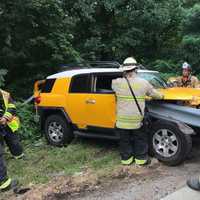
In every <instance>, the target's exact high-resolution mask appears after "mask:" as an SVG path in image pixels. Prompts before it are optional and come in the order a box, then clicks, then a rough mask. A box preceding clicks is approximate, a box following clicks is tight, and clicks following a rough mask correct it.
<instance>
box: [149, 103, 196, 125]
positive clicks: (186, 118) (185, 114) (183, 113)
mask: <svg viewBox="0 0 200 200" xmlns="http://www.w3.org/2000/svg"><path fill="white" fill-rule="evenodd" d="M147 108H148V111H149V112H150V114H151V115H152V116H155V117H156V118H158V117H159V118H161V119H167V120H171V121H174V120H175V121H179V122H183V123H185V124H188V125H190V126H194V127H200V109H197V108H191V107H187V106H180V105H176V104H170V103H164V102H157V101H150V102H147Z"/></svg>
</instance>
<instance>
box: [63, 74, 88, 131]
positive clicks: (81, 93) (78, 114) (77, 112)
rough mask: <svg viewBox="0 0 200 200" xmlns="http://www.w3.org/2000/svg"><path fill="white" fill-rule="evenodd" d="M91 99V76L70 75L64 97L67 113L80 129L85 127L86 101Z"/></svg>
mask: <svg viewBox="0 0 200 200" xmlns="http://www.w3.org/2000/svg"><path fill="white" fill-rule="evenodd" d="M90 99H91V78H90V75H89V74H82V75H76V76H74V77H72V80H71V83H70V86H69V91H68V94H67V98H66V101H67V102H66V105H67V107H66V109H67V113H68V114H69V117H70V119H71V121H72V122H73V124H75V125H77V127H78V128H80V129H85V128H87V123H88V116H89V113H88V112H87V106H88V102H89V100H90Z"/></svg>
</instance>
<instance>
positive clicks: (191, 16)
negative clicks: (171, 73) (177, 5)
mask: <svg viewBox="0 0 200 200" xmlns="http://www.w3.org/2000/svg"><path fill="white" fill-rule="evenodd" d="M185 13H186V15H185V18H184V21H183V35H184V36H183V40H182V49H183V55H184V57H185V59H186V60H187V61H188V62H190V63H191V64H192V65H193V70H194V71H195V72H197V73H200V69H199V65H200V57H199V55H200V4H195V5H194V6H193V7H192V8H190V9H187V10H185Z"/></svg>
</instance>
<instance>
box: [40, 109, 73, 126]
mask: <svg viewBox="0 0 200 200" xmlns="http://www.w3.org/2000/svg"><path fill="white" fill-rule="evenodd" d="M38 113H39V116H40V127H41V129H42V130H43V129H44V123H43V122H44V120H45V119H46V118H47V116H49V115H52V114H60V115H62V116H63V117H64V118H65V120H66V121H67V122H68V123H70V124H71V123H72V121H71V119H70V117H69V115H68V114H67V112H66V111H65V110H64V108H62V107H38Z"/></svg>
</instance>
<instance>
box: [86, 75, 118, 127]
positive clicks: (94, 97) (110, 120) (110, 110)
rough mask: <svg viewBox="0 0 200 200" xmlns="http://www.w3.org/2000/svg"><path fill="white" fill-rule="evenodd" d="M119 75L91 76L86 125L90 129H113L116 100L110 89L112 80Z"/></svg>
mask: <svg viewBox="0 0 200 200" xmlns="http://www.w3.org/2000/svg"><path fill="white" fill-rule="evenodd" d="M118 76H119V74H116V73H114V74H113V73H112V74H107V73H103V74H102V73H99V74H93V75H92V80H93V81H92V93H91V96H90V98H89V99H88V102H87V106H86V110H87V124H88V126H92V127H100V128H114V127H115V121H116V100H115V94H114V92H113V91H112V89H111V84H112V79H114V78H116V77H118Z"/></svg>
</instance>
